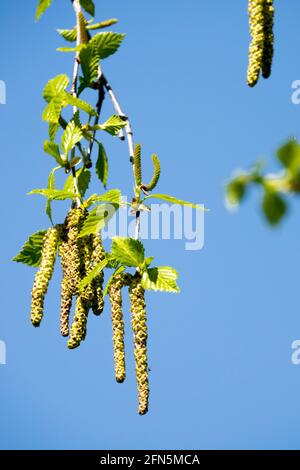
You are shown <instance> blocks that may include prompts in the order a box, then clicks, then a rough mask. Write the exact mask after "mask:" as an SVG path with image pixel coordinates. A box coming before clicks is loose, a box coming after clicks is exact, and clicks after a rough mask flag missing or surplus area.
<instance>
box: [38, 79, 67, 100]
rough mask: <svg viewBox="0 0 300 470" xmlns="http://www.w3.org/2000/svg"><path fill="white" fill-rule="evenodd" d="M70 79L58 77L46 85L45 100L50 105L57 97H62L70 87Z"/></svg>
mask: <svg viewBox="0 0 300 470" xmlns="http://www.w3.org/2000/svg"><path fill="white" fill-rule="evenodd" d="M69 82H70V79H69V77H68V75H65V74H61V75H57V76H56V77H54V78H51V80H49V81H48V83H47V84H46V86H45V88H44V91H43V98H44V99H45V100H46V101H47V103H49V102H50V101H51V100H52V99H53V98H55V97H56V96H57V95H60V94H61V93H62V92H63V91H64V90H65V89H66V88H67V86H68V85H69Z"/></svg>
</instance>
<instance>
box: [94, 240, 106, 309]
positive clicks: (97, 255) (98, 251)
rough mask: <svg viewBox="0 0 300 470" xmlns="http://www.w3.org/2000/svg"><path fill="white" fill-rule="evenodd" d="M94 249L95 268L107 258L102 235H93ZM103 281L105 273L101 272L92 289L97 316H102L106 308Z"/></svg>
mask: <svg viewBox="0 0 300 470" xmlns="http://www.w3.org/2000/svg"><path fill="white" fill-rule="evenodd" d="M92 247H93V248H92V264H93V266H96V265H97V264H99V263H100V262H101V261H103V260H104V258H105V250H104V248H103V244H102V239H101V235H92ZM103 281H104V274H103V271H101V272H100V273H99V274H98V275H97V276H96V277H95V278H94V279H93V281H92V288H93V291H94V296H93V300H92V310H93V312H94V314H95V315H101V313H102V312H103V308H104V299H103Z"/></svg>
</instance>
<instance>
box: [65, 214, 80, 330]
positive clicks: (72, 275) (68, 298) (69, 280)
mask: <svg viewBox="0 0 300 470" xmlns="http://www.w3.org/2000/svg"><path fill="white" fill-rule="evenodd" d="M84 218H85V213H84V211H83V210H82V209H81V208H72V209H70V211H69V213H68V216H67V218H66V220H65V225H64V234H63V239H62V243H61V246H60V255H61V266H62V272H63V278H62V284H61V309H60V329H61V334H62V335H63V336H68V334H69V315H70V310H71V306H72V297H73V296H74V295H76V294H77V291H78V286H79V283H80V280H81V271H82V268H81V258H80V249H79V242H78V240H77V236H78V234H79V231H80V229H81V227H82V224H83V221H84Z"/></svg>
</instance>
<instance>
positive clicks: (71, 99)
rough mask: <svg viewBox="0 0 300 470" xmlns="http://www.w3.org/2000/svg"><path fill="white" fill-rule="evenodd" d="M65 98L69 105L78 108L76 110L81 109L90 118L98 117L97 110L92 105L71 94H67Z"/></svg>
mask: <svg viewBox="0 0 300 470" xmlns="http://www.w3.org/2000/svg"><path fill="white" fill-rule="evenodd" d="M64 98H65V100H66V102H67V103H68V104H71V105H72V106H76V108H79V109H81V110H82V111H84V112H86V113H87V114H89V115H90V116H97V112H96V110H95V109H94V108H93V106H91V105H90V104H88V103H86V102H85V101H83V100H80V99H79V98H76V97H75V96H72V95H71V94H70V93H67V92H65V95H64Z"/></svg>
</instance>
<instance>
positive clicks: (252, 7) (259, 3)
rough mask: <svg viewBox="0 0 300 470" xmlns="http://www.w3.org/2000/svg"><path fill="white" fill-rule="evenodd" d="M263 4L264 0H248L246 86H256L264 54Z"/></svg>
mask: <svg viewBox="0 0 300 470" xmlns="http://www.w3.org/2000/svg"><path fill="white" fill-rule="evenodd" d="M264 4H265V0H249V4H248V12H249V24H250V33H251V38H252V39H251V44H250V48H249V65H248V77H247V80H248V85H249V86H251V87H253V86H254V85H256V83H257V81H258V78H259V73H260V69H261V66H262V61H263V53H264V36H265V33H264Z"/></svg>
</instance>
